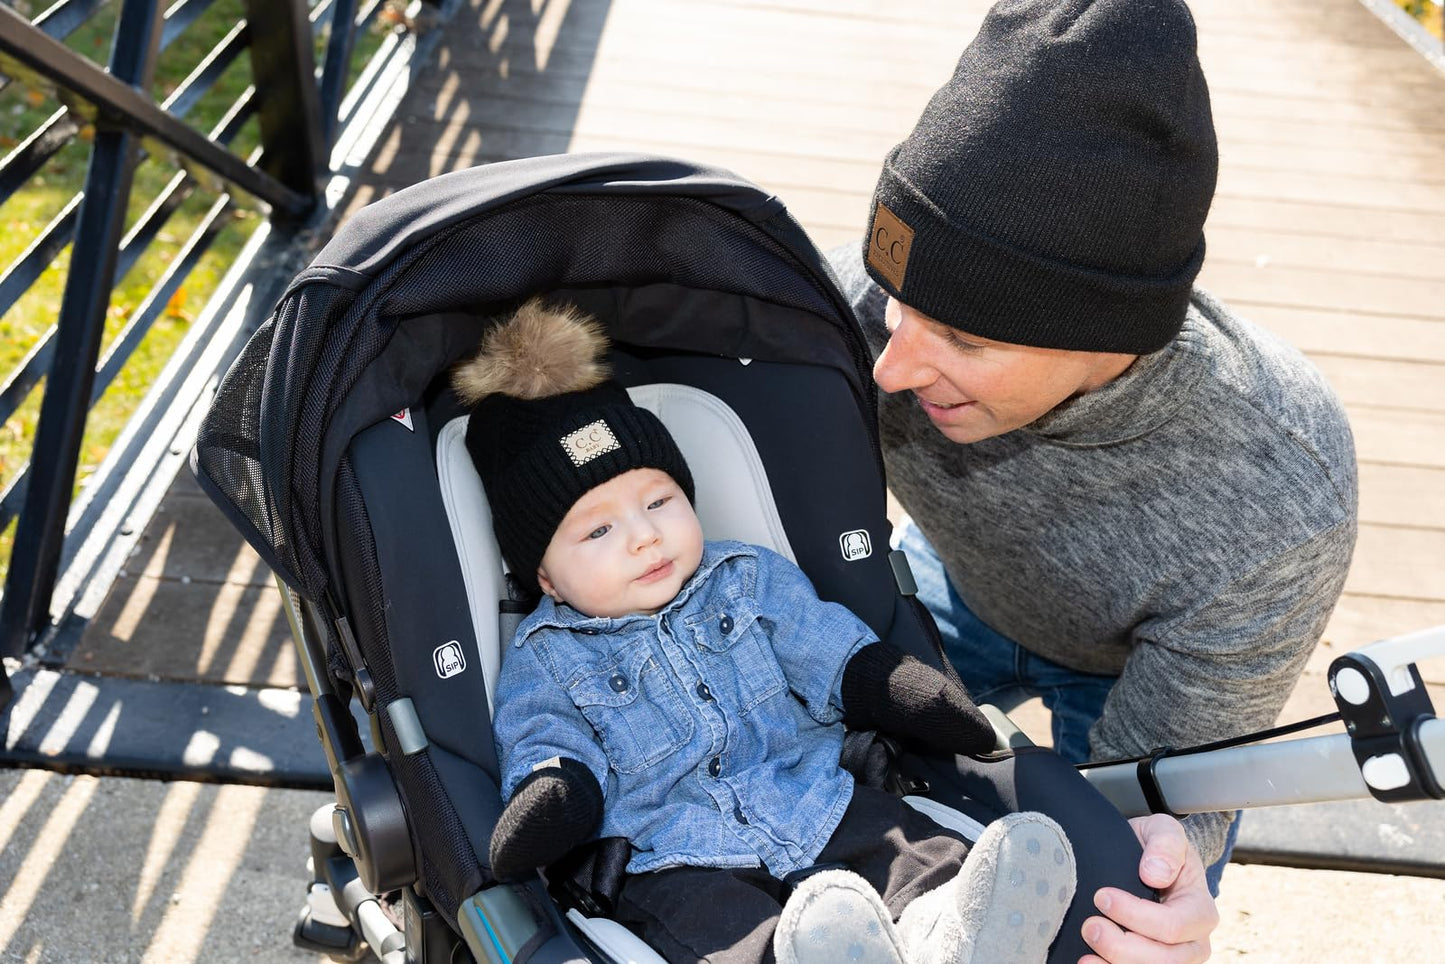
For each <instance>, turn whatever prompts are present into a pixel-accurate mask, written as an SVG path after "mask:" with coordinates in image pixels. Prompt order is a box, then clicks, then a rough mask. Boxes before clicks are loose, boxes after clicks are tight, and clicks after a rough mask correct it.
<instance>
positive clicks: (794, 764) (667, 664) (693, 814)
mask: <svg viewBox="0 0 1445 964" xmlns="http://www.w3.org/2000/svg"><path fill="white" fill-rule="evenodd" d="M876 638H877V637H875V636H874V635H873V633H872V631H871V630H870V629H869V628H868V627H867V625H865V624H864V623H863V621H862V620H860V619H858V617H856V616H854V615H853V613H852V612H850V611H849V610H848V609H846V608H845V607H843V606H840V605H838V604H837V603H830V602H823V601H821V600H819V599H818V597H817V595H816V593H815V592H814V590H813V586H812V584H811V583H810V582H809V581H808V578H807V576H805V575H804V574H803V573H802V571H801V570H799V569H798V567H797V566H795V565H793V564H792V563H791V562H789V561H788V560H786V559H784V558H783V557H782V556H779V555H778V554H777V553H775V552H772V551H771V550H768V549H764V548H761V547H758V546H751V545H747V544H744V543H740V542H709V543H707V545H706V546H705V547H704V550H703V556H702V563H701V565H699V567H698V570H697V572H696V573H695V574H694V575H693V577H692V578H691V579H690V580H688V582H687V583H686V585H684V586H683V588H682V590H681V591H680V592H679V593H678V594H677V597H676V598H674V599H673V600H672V602H671V603H669V604H668V605H667V606H666V607H664V608H663V609H661V610H660V611H659V612H657V613H656V614H655V615H651V616H646V615H631V616H622V617H618V618H606V617H602V618H592V617H587V616H583V615H581V614H580V613H578V612H577V611H575V610H573V609H571V608H570V607H568V606H566V605H557V604H556V603H554V602H553V601H552V600H551V599H550V598H544V599H543V600H542V604H541V605H540V606H539V607H538V608H537V610H536V612H534V613H532V614H531V615H530V616H528V617H527V618H526V619H525V620H524V621H523V622H522V625H521V626H519V627H518V629H517V634H516V637H515V638H514V640H513V643H512V646H511V647H509V648H508V649H507V651H506V653H505V654H504V657H503V660H502V673H501V677H500V679H499V681H498V683H497V710H496V714H495V719H494V726H493V732H494V735H495V737H496V741H497V754H498V757H499V759H500V760H501V766H502V775H503V777H502V796H503V798H504V799H511V796H512V792H513V790H515V789H516V786H517V784H518V783H520V782H521V781H522V779H523V778H525V777H526V776H527V775H528V774H529V773H531V772H532V769H533V768H534V767H535V766H536V765H537V764H539V763H544V762H545V761H547V760H550V759H552V758H553V757H557V756H563V757H571V758H572V759H574V760H577V761H579V762H581V763H583V764H585V765H586V766H587V767H588V768H589V769H590V770H591V771H592V772H593V774H595V775H596V777H597V780H598V782H599V783H600V784H601V785H602V788H603V793H604V795H605V804H604V813H605V815H604V817H603V821H602V826H601V829H600V831H599V836H603V837H610V836H620V837H626V838H628V839H629V840H631V841H632V845H633V848H634V850H633V856H632V860H631V862H629V863H628V865H627V869H628V871H629V872H632V873H641V872H643V871H649V870H661V869H663V868H665V867H673V866H678V865H683V864H688V865H693V866H702V867H756V866H758V865H759V864H762V865H764V866H766V867H767V869H768V871H769V872H770V873H772V874H773V875H774V876H777V877H781V876H783V875H785V874H787V873H789V872H791V871H794V870H797V869H799V868H803V867H807V866H810V865H811V864H812V863H813V862H814V860H815V859H816V858H817V856H818V853H819V852H820V851H821V850H822V849H823V845H824V844H826V843H827V842H828V838H829V837H831V836H832V834H833V830H834V829H835V828H836V827H837V826H838V821H839V820H841V819H842V817H843V811H844V810H846V809H847V807H848V802H849V801H850V800H851V799H852V796H853V778H852V777H851V776H849V775H848V774H847V773H846V772H845V771H843V770H842V769H840V768H839V766H838V754H839V752H840V750H841V749H842V745H843V724H842V722H841V720H842V715H843V714H842V710H841V698H840V695H839V689H840V687H841V685H842V677H843V667H844V666H845V665H846V664H847V662H848V660H849V658H851V657H852V655H853V654H854V653H855V652H856V651H857V650H858V649H860V648H861V647H863V646H864V645H866V644H868V643H871V642H874V641H875V640H876Z"/></svg>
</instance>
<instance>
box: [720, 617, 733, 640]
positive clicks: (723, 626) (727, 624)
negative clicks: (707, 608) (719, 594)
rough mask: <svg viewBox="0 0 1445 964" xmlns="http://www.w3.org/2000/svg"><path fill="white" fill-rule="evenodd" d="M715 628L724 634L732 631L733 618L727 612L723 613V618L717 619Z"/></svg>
mask: <svg viewBox="0 0 1445 964" xmlns="http://www.w3.org/2000/svg"><path fill="white" fill-rule="evenodd" d="M717 628H718V629H719V630H721V631H722V634H723V635H724V636H726V635H727V634H728V633H730V632H732V631H733V618H732V617H731V616H729V615H728V614H727V613H723V618H722V619H719V620H718V622H717Z"/></svg>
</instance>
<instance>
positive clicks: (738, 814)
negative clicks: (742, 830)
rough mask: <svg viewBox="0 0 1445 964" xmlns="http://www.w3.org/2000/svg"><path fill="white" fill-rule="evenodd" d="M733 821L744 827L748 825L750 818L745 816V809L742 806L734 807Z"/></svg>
mask: <svg viewBox="0 0 1445 964" xmlns="http://www.w3.org/2000/svg"><path fill="white" fill-rule="evenodd" d="M733 819H734V820H736V821H737V822H738V823H740V824H742V825H743V826H744V827H746V826H747V825H748V818H747V817H745V816H743V808H742V806H741V805H739V806H735V807H733Z"/></svg>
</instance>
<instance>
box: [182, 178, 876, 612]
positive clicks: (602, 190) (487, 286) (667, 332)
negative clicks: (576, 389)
mask: <svg viewBox="0 0 1445 964" xmlns="http://www.w3.org/2000/svg"><path fill="white" fill-rule="evenodd" d="M537 293H555V294H558V295H560V296H562V297H572V298H575V299H576V300H578V301H579V302H580V303H583V304H584V305H585V306H586V307H588V308H593V309H596V308H598V307H606V308H607V309H608V310H606V311H599V312H598V313H599V315H601V316H602V317H603V320H604V321H605V322H607V323H609V325H610V326H611V335H612V337H613V339H614V340H615V341H617V342H619V343H623V344H627V345H630V346H636V347H640V348H643V349H667V350H674V351H686V352H698V353H706V354H715V355H721V356H727V357H735V358H750V359H758V360H762V361H779V362H793V363H803V364H813V365H821V366H827V367H830V368H833V369H835V370H837V371H839V372H841V373H842V374H843V375H844V376H845V377H846V378H847V380H848V383H849V384H850V385H851V386H852V388H853V390H854V393H855V395H856V397H857V400H858V404H859V406H860V409H861V411H863V412H864V413H865V415H866V417H865V418H864V419H863V421H864V422H865V423H866V424H867V427H868V431H870V432H873V433H875V438H874V443H873V444H874V447H875V451H876V445H877V443H876V429H875V427H874V424H875V419H874V417H873V394H872V388H871V383H870V381H869V363H868V356H867V351H866V348H865V346H864V345H863V341H862V336H861V334H860V333H859V332H858V330H857V328H856V322H854V320H853V318H852V314H851V312H850V310H849V308H848V306H847V304H846V302H845V301H844V299H843V297H842V295H841V294H840V293H839V292H838V290H837V285H836V283H835V282H834V280H833V278H832V274H831V271H830V269H829V268H828V267H827V265H826V264H825V263H824V262H823V260H822V258H821V257H820V256H819V254H818V253H817V251H816V249H815V248H814V247H813V245H812V244H811V243H810V242H809V241H808V239H807V237H806V236H805V235H804V233H803V231H802V229H801V228H800V227H798V225H797V223H796V222H795V221H794V220H793V219H792V217H791V216H790V215H789V214H788V213H787V211H786V209H785V208H784V207H783V205H782V203H781V202H780V201H779V200H778V199H777V198H775V197H773V196H772V195H769V194H767V193H766V192H764V191H762V190H760V189H759V188H757V187H756V186H754V185H752V184H750V183H748V182H746V181H744V180H741V179H739V178H738V177H736V176H734V175H732V174H730V173H728V172H726V171H722V170H718V169H711V168H705V167H699V166H697V165H693V164H688V163H685V162H681V161H676V160H670V159H665V158H659V157H648V156H643V155H625V154H593V155H585V154H584V155H558V156H552V157H541V158H528V159H524V160H518V161H508V162H503V163H499V164H491V165H485V166H482V167H477V168H472V169H469V170H465V171H457V172H454V173H451V174H447V175H443V176H441V177H438V178H434V179H432V180H430V181H426V182H423V183H421V184H417V185H415V186H413V187H410V188H407V189H405V190H403V191H400V192H398V193H396V194H394V195H392V196H390V197H387V198H385V199H383V200H380V201H377V202H375V203H374V204H371V205H370V206H368V207H366V208H364V209H363V210H361V211H360V212H358V213H357V214H356V215H355V216H353V217H352V218H351V219H350V220H349V221H348V222H347V223H346V224H344V225H343V226H342V227H341V228H340V229H339V230H338V232H337V234H336V235H335V237H334V238H333V239H332V240H331V241H330V243H328V244H327V245H326V246H325V247H324V248H323V249H322V251H321V252H320V253H319V254H318V256H317V257H316V259H315V260H314V261H313V262H312V264H311V266H310V267H308V268H307V269H306V270H304V271H303V272H302V273H301V274H299V275H298V276H297V277H296V279H295V280H294V281H293V283H292V284H291V286H290V287H289V288H288V290H287V292H286V294H285V295H284V296H283V298H282V300H281V302H280V304H279V305H278V307H277V309H276V311H275V313H274V315H273V316H272V317H271V319H270V320H268V321H267V322H266V324H265V325H263V326H262V328H261V329H260V330H259V331H258V332H257V333H256V334H255V335H254V336H253V337H252V339H251V341H250V342H249V343H248V344H247V345H246V347H245V349H244V350H243V352H242V354H241V356H240V358H238V360H237V362H236V364H235V365H234V366H233V367H232V369H231V371H230V372H229V373H228V374H227V376H226V378H225V380H224V381H223V382H222V384H221V386H220V388H219V390H218V392H217V397H216V400H215V403H214V405H213V406H212V409H211V411H210V413H209V414H208V415H207V417H206V419H205V421H204V423H203V425H202V427H201V431H200V434H199V436H198V439H197V443H196V448H195V451H194V453H193V456H192V459H193V467H194V469H195V471H196V474H197V476H198V478H199V479H200V480H201V483H202V485H203V486H205V487H206V488H207V489H208V490H209V491H210V494H211V496H212V497H213V498H214V499H215V500H216V502H217V504H218V505H220V506H221V507H222V509H223V510H225V511H226V512H227V514H228V515H229V516H230V518H231V520H232V522H233V523H234V524H236V525H237V526H238V528H239V529H240V530H241V531H242V532H243V533H244V534H245V535H246V537H247V539H248V541H249V542H250V543H251V544H252V545H253V547H254V548H256V550H257V551H258V552H259V553H260V554H261V555H262V557H263V558H264V559H265V560H266V562H267V563H268V564H269V565H270V566H271V567H272V569H273V570H274V571H276V572H277V574H278V575H279V576H280V577H281V578H282V579H283V580H284V581H285V582H286V583H287V584H289V585H290V586H292V587H293V588H294V589H296V590H297V591H299V592H301V593H302V594H303V595H305V596H307V597H309V598H312V599H320V598H322V596H323V595H324V594H325V593H326V591H327V582H328V581H327V578H326V575H325V573H326V568H327V567H326V554H327V552H328V549H325V548H323V546H324V545H325V544H326V542H327V540H326V539H324V538H323V532H322V529H323V527H324V526H328V525H329V524H330V522H329V520H330V519H331V518H332V505H331V499H332V489H333V480H334V478H335V473H336V471H337V468H338V466H339V464H340V462H341V460H342V458H343V456H344V453H345V451H346V448H347V446H348V445H349V444H350V440H351V439H352V438H353V437H354V436H355V434H356V433H357V432H359V431H361V430H362V429H364V428H365V427H366V426H368V425H370V424H373V423H375V422H376V421H378V420H380V419H382V418H385V417H386V416H388V415H391V414H393V413H395V412H397V411H399V410H400V409H402V408H405V407H407V406H409V405H412V404H415V403H416V401H417V400H418V399H420V398H421V397H422V395H423V394H424V393H425V392H426V391H427V389H428V387H429V386H430V385H431V384H432V382H433V381H434V380H435V378H436V376H437V375H438V374H439V373H441V372H442V371H444V370H445V369H446V368H447V367H448V366H449V365H451V364H452V363H453V362H455V361H456V360H457V359H458V358H460V357H461V356H463V355H464V354H466V353H467V352H469V351H470V350H472V349H473V348H474V347H475V346H476V344H477V340H478V338H479V336H480V333H481V327H480V326H482V325H484V324H486V323H487V321H488V319H490V318H492V317H495V316H496V315H498V314H500V313H501V312H503V311H505V310H507V309H509V308H510V307H512V306H514V305H515V304H517V303H518V302H520V301H521V300H523V299H524V298H526V297H528V296H530V295H532V294H537ZM333 561H334V560H333ZM333 571H334V570H333Z"/></svg>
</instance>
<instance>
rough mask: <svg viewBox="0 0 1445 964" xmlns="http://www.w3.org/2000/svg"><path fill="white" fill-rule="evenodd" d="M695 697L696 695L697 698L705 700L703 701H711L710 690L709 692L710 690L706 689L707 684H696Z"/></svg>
mask: <svg viewBox="0 0 1445 964" xmlns="http://www.w3.org/2000/svg"><path fill="white" fill-rule="evenodd" d="M697 695H698V696H701V697H702V698H703V699H705V700H710V699H712V690H710V689H708V688H707V684H706V683H698V684H697Z"/></svg>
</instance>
